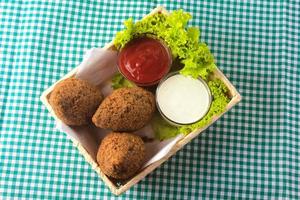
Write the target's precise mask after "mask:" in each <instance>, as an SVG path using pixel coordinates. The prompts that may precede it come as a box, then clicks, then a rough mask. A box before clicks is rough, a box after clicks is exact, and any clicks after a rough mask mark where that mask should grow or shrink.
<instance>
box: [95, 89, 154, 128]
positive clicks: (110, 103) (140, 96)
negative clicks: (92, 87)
mask: <svg viewBox="0 0 300 200" xmlns="http://www.w3.org/2000/svg"><path fill="white" fill-rule="evenodd" d="M154 111H155V99H154V95H153V94H152V93H151V92H149V91H147V90H144V89H142V88H139V87H133V88H120V89H117V90H115V91H113V92H112V94H111V95H109V96H108V97H107V98H105V99H104V100H103V102H102V103H101V104H100V106H99V108H98V109H97V111H96V113H95V114H94V116H93V119H92V120H93V122H94V124H95V125H96V126H97V127H100V128H105V129H111V130H113V131H135V130H137V129H140V128H142V127H144V126H145V125H146V124H147V123H148V122H149V121H150V119H151V117H152V115H153V113H154Z"/></svg>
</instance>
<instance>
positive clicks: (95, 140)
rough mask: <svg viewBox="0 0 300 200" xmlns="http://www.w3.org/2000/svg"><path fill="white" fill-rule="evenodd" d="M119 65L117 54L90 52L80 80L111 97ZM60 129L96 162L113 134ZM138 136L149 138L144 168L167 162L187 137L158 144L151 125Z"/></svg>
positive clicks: (63, 126)
mask: <svg viewBox="0 0 300 200" xmlns="http://www.w3.org/2000/svg"><path fill="white" fill-rule="evenodd" d="M116 62H117V52H116V51H112V50H106V49H101V48H93V49H90V50H89V51H88V52H87V53H86V54H85V56H84V59H83V61H82V63H81V64H80V65H79V69H78V71H77V74H76V77H77V78H80V79H84V80H87V81H89V82H90V83H92V84H94V85H97V86H98V87H99V89H100V90H101V91H102V93H103V94H104V96H107V95H109V94H110V93H111V92H112V88H111V83H110V79H111V77H112V76H113V75H114V74H115V73H116V72H117V66H116ZM57 127H58V128H59V129H60V130H62V131H63V132H65V133H66V134H68V135H69V136H70V137H72V138H74V139H76V140H77V141H79V142H80V143H81V145H82V146H83V147H84V148H85V149H86V150H87V151H88V152H89V154H90V155H91V156H92V158H93V159H94V160H95V161H96V155H97V150H98V147H99V145H100V142H101V140H102V139H103V138H104V137H105V136H106V135H107V134H108V133H109V132H110V131H109V130H105V129H101V128H97V127H95V126H94V125H92V124H91V125H88V126H80V127H73V126H72V127H71V126H68V125H66V124H63V123H59V122H57ZM135 134H137V135H140V136H141V137H144V138H145V137H146V138H147V140H146V142H145V146H146V159H145V164H144V166H143V167H146V166H148V165H150V164H151V163H154V162H156V161H158V160H160V159H161V158H163V157H164V156H165V155H166V154H167V153H168V152H169V151H170V150H171V149H172V147H173V146H174V145H175V144H176V142H177V141H179V140H180V139H181V138H183V135H182V134H179V135H178V136H176V137H174V138H171V139H168V140H163V141H159V140H156V139H155V138H154V133H153V130H152V128H151V126H150V125H147V126H146V127H144V128H142V129H140V130H138V131H135ZM149 139H150V140H149ZM147 141H150V142H147Z"/></svg>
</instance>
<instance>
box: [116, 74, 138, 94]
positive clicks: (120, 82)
mask: <svg viewBox="0 0 300 200" xmlns="http://www.w3.org/2000/svg"><path fill="white" fill-rule="evenodd" d="M111 86H112V88H113V89H114V90H116V89H119V88H123V87H133V86H135V84H134V83H132V82H130V81H129V80H127V79H126V78H124V76H122V74H120V73H116V74H115V75H114V76H113V78H112V80H111Z"/></svg>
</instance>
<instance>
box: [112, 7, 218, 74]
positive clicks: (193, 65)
mask: <svg viewBox="0 0 300 200" xmlns="http://www.w3.org/2000/svg"><path fill="white" fill-rule="evenodd" d="M190 19H191V15H190V14H189V13H187V12H184V11H182V10H176V11H173V12H172V13H170V14H169V15H164V14H162V13H156V14H154V15H151V16H148V17H146V18H144V19H143V20H140V21H138V22H136V23H134V22H133V20H132V18H130V19H128V20H126V21H125V22H124V25H125V29H124V30H122V31H120V32H118V33H117V34H116V37H115V39H114V45H115V46H116V47H117V48H118V49H120V48H122V47H124V46H125V45H126V43H127V42H129V41H130V40H131V39H132V38H134V37H137V36H141V35H147V34H150V35H155V36H156V37H158V38H160V39H162V40H164V41H165V42H166V44H167V45H168V46H169V48H170V49H171V52H172V55H173V57H174V58H176V57H178V58H179V59H180V61H181V63H182V64H183V69H182V70H181V73H182V74H183V75H190V76H192V77H195V78H197V77H199V76H200V77H202V78H203V79H205V80H206V79H207V76H208V74H209V73H210V72H211V71H213V69H214V67H215V65H214V57H213V55H212V54H211V52H210V50H209V48H208V46H207V45H206V44H205V43H203V42H200V31H199V29H198V28H196V27H189V28H187V27H186V25H187V23H188V21H189V20H190Z"/></svg>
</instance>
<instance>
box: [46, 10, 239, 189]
mask: <svg viewBox="0 0 300 200" xmlns="http://www.w3.org/2000/svg"><path fill="white" fill-rule="evenodd" d="M157 12H161V13H164V14H168V12H167V11H166V10H165V9H164V8H163V7H157V8H155V9H154V10H152V12H151V13H149V14H148V15H152V14H154V13H157ZM148 15H146V16H148ZM103 48H104V49H115V48H114V45H113V43H112V42H110V43H108V44H107V45H105V47H103ZM76 71H77V67H76V68H75V69H73V70H72V71H70V72H69V73H68V74H67V75H65V76H64V77H62V79H60V80H59V81H61V80H63V79H66V78H68V77H71V76H74V75H75V74H76ZM213 75H214V76H216V77H218V78H219V79H221V80H222V81H223V82H224V83H225V85H226V86H227V87H228V89H229V95H230V97H231V100H230V102H229V103H228V105H227V108H226V110H225V111H224V112H223V113H221V114H220V115H218V116H215V117H214V118H213V120H212V122H211V123H210V124H208V125H207V126H205V127H203V128H200V129H197V130H195V131H193V132H191V133H189V134H188V135H186V136H185V137H184V138H182V139H181V140H179V141H178V142H177V143H176V144H175V145H174V146H173V148H172V149H171V150H170V152H169V153H168V154H167V155H165V156H164V157H162V158H161V159H160V160H158V161H156V162H154V163H152V164H150V165H148V166H147V167H145V168H144V169H143V170H142V171H140V172H139V173H138V174H136V175H135V176H134V177H132V178H131V179H130V180H129V181H127V182H126V183H125V184H124V185H122V186H120V187H117V186H116V185H115V184H114V183H113V182H112V181H111V180H110V179H109V178H108V177H107V176H106V175H105V174H104V173H103V172H102V171H101V169H100V168H99V166H98V164H97V162H96V161H95V160H94V159H93V157H92V156H91V155H90V154H89V152H88V151H87V150H86V149H85V148H84V147H83V145H82V144H81V143H80V142H79V141H78V140H76V139H75V138H72V137H71V138H70V139H71V140H72V141H73V143H74V144H75V146H76V147H77V148H78V150H79V151H80V153H81V154H82V155H83V156H84V157H85V159H86V161H87V162H89V163H90V164H91V166H92V168H93V169H94V170H95V171H96V172H97V173H98V174H99V176H100V177H101V178H102V180H103V181H104V182H105V184H106V185H107V186H108V187H109V188H110V190H111V192H112V193H113V194H115V195H120V194H122V193H123V192H125V191H126V190H128V189H129V188H130V187H131V186H133V185H134V184H136V183H137V182H139V181H140V180H142V179H143V178H144V177H145V176H146V175H148V174H149V173H150V172H152V171H153V170H154V169H156V168H157V167H158V166H160V165H161V164H162V163H163V162H165V161H166V160H167V159H168V158H169V157H171V156H172V155H174V154H175V153H176V152H177V151H178V150H179V149H181V148H182V147H183V146H184V145H185V144H187V143H188V142H190V141H191V140H192V139H193V138H195V137H196V136H197V135H199V134H200V133H201V132H202V131H204V130H205V129H206V128H208V127H209V126H210V125H212V124H213V123H214V122H215V121H216V120H218V119H219V118H220V117H221V116H222V115H223V114H224V113H226V112H227V111H228V110H229V109H230V108H232V107H233V106H234V105H235V104H237V103H238V102H239V101H240V100H241V96H240V94H239V93H238V91H237V90H236V89H235V87H234V86H233V85H232V84H231V83H230V82H229V80H228V79H227V78H226V76H225V75H224V74H223V73H222V72H221V71H220V70H219V69H216V70H215V71H214V74H213ZM59 81H57V82H56V83H55V84H53V85H52V86H51V87H49V88H48V89H47V90H45V91H44V92H43V94H42V95H41V101H42V102H43V103H44V104H45V106H46V107H47V109H48V110H49V112H50V113H51V114H52V116H53V117H54V118H55V120H57V121H59V122H61V120H60V119H59V118H58V117H57V116H56V114H55V113H54V111H53V109H52V107H51V105H50V104H49V97H50V94H51V92H52V90H53V88H54V86H55V85H56V84H57V83H58V82H59Z"/></svg>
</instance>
